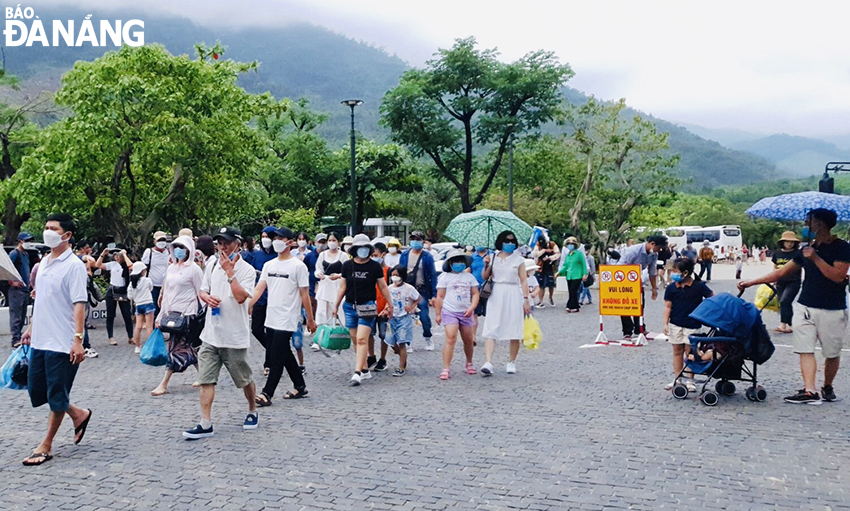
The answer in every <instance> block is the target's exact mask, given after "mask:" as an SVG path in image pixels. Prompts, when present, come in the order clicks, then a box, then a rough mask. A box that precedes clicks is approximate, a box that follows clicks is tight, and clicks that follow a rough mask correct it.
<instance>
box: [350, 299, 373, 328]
mask: <svg viewBox="0 0 850 511" xmlns="http://www.w3.org/2000/svg"><path fill="white" fill-rule="evenodd" d="M375 304H376V303H375V301H374V300H373V301H371V302H367V303H365V304H363V305H375ZM342 311H343V312H344V313H345V328H348V329H349V330H351V329H352V328H357V327H358V326H360V325H362V326H368V327H369V328H371V329H372V330H374V329H375V320H376V319H377V316H376V317H374V318H361V317H360V316H358V315H357V309H355V308H354V305H353V304H350V303H348V302H343V304H342Z"/></svg>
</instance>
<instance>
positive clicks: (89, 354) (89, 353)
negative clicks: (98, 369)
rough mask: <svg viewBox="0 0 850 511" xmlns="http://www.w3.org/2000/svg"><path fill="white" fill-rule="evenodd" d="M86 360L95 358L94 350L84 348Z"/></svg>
mask: <svg viewBox="0 0 850 511" xmlns="http://www.w3.org/2000/svg"><path fill="white" fill-rule="evenodd" d="M86 358H97V352H96V351H95V350H94V348H86Z"/></svg>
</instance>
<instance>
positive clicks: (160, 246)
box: [156, 241, 168, 250]
mask: <svg viewBox="0 0 850 511" xmlns="http://www.w3.org/2000/svg"><path fill="white" fill-rule="evenodd" d="M167 246H168V243H166V242H164V241H157V242H156V248H158V249H160V250H165V247H167Z"/></svg>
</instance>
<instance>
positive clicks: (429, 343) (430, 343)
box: [425, 337, 434, 351]
mask: <svg viewBox="0 0 850 511" xmlns="http://www.w3.org/2000/svg"><path fill="white" fill-rule="evenodd" d="M425 351H434V341H432V340H431V338H430V337H427V338H426V339H425Z"/></svg>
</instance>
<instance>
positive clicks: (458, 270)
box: [452, 263, 466, 273]
mask: <svg viewBox="0 0 850 511" xmlns="http://www.w3.org/2000/svg"><path fill="white" fill-rule="evenodd" d="M465 269H466V265H465V264H464V263H452V271H453V272H455V273H461V272H462V271H464V270H465Z"/></svg>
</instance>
